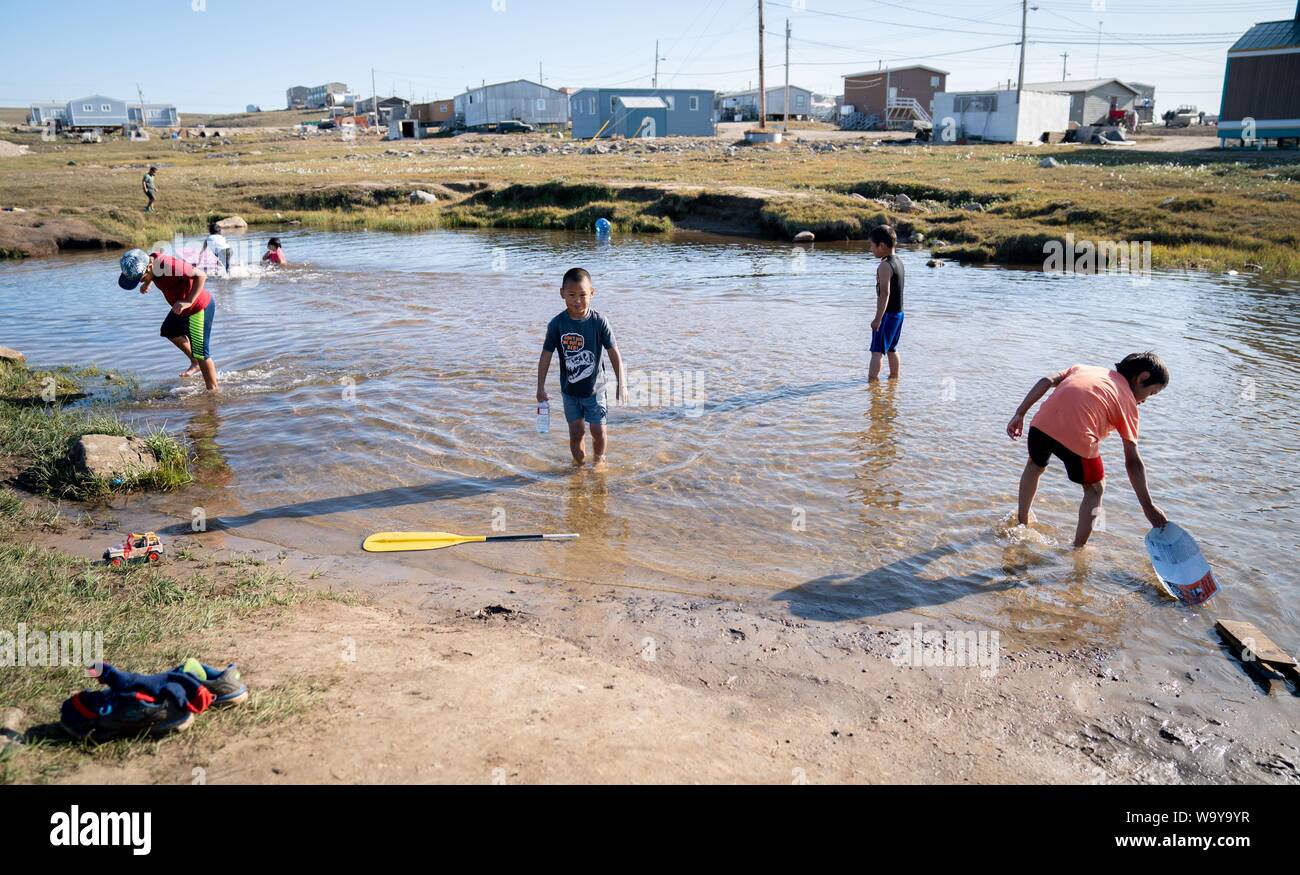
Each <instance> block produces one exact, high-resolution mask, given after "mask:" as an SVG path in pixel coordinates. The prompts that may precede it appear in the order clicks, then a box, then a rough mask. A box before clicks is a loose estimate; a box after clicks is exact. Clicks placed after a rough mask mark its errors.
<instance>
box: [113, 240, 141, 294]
mask: <svg viewBox="0 0 1300 875" xmlns="http://www.w3.org/2000/svg"><path fill="white" fill-rule="evenodd" d="M118 264H119V265H120V266H121V268H122V275H121V276H119V277H118V278H117V284H118V285H119V286H121V287H122V288H124V289H134V288H135V287H136V286H138V285H140V280H142V279H144V272H145V271H146V270H148V269H149V253H147V252H145V251H144V250H143V249H132V250H131V251H130V252H128V253H127V254H126V255H123V256H122V259H121V261H119V262H118Z"/></svg>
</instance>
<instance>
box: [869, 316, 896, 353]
mask: <svg viewBox="0 0 1300 875" xmlns="http://www.w3.org/2000/svg"><path fill="white" fill-rule="evenodd" d="M902 337H903V314H902V313H886V314H885V315H884V316H881V317H880V330H879V331H873V332H871V351H872V352H881V353H883V352H893V351H894V350H896V349H898V341H899V340H900V339H902Z"/></svg>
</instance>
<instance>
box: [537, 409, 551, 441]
mask: <svg viewBox="0 0 1300 875" xmlns="http://www.w3.org/2000/svg"><path fill="white" fill-rule="evenodd" d="M550 430H551V405H550V402H547V401H542V402H540V403H538V405H537V433H538V434H546V433H547V432H548V431H550Z"/></svg>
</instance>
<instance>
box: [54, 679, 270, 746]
mask: <svg viewBox="0 0 1300 875" xmlns="http://www.w3.org/2000/svg"><path fill="white" fill-rule="evenodd" d="M90 673H91V674H92V675H94V676H96V677H98V678H99V679H100V682H101V683H104V684H106V685H108V689H103V690H94V691H90V690H83V691H81V692H79V693H76V694H75V695H73V696H71V697H70V698H68V699H67V700H66V701H64V703H63V707H62V709H61V711H60V715H59V723H60V725H62V726H63V729H64V730H65V731H66V732H67V733H68V734H69V735H71V736H72V737H74V738H87V737H93V738H94V739H95V740H96V741H107V740H109V739H113V738H124V737H134V736H140V735H147V736H150V737H155V738H156V737H159V736H163V735H169V734H171V733H173V732H180V731H181V730H184V729H188V728H189V726H190V724H191V723H193V722H194V718H195V717H196V716H197V715H199V714H202V713H203V712H204V711H206V710H207V709H208V708H211V707H216V708H221V707H229V706H232V705H239V704H242V703H243V702H245V701H247V700H248V687H247V686H246V685H245V684H244V682H243V681H242V680H241V678H240V675H239V669H238V668H236V667H235V666H234V665H233V664H232V665H229V666H227V667H226V668H225V669H224V670H221V671H218V670H217V669H215V668H213V667H212V666H209V665H204V664H203V663H201V662H199V661H198V660H197V659H193V658H190V659H187V660H185V662H184V663H182V664H181V665H180V666H178V667H177V668H175V669H172V670H171V671H168V672H164V673H162V674H157V675H136V674H131V673H128V672H121V671H118V670H117V669H115V668H113V667H112V666H110V665H101V666H96V667H94V668H92V669H91V672H90Z"/></svg>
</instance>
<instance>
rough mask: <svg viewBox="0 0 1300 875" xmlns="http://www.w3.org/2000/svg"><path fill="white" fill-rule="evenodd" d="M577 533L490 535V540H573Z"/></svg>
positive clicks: (488, 538)
mask: <svg viewBox="0 0 1300 875" xmlns="http://www.w3.org/2000/svg"><path fill="white" fill-rule="evenodd" d="M577 537H578V536H577V535H488V537H487V540H489V541H573V540H576V539H577Z"/></svg>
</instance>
